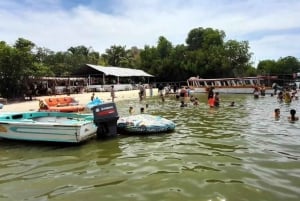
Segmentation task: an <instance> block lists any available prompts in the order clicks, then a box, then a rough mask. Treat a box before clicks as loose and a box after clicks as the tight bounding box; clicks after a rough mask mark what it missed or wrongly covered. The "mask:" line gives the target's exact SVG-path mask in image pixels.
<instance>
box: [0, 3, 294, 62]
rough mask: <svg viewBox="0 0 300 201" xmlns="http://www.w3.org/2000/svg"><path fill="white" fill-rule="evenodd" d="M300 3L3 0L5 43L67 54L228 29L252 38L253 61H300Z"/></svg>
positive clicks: (181, 40)
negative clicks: (21, 42)
mask: <svg viewBox="0 0 300 201" xmlns="http://www.w3.org/2000/svg"><path fill="white" fill-rule="evenodd" d="M299 10H300V1H299V0H263V1H262V0H213V1H212V0H170V1H166V0H23V1H21V0H2V1H0V17H1V20H0V40H2V41H5V42H7V43H8V44H11V45H12V44H14V42H15V41H16V40H17V39H18V38H20V37H22V38H26V39H28V40H31V41H32V42H34V43H35V44H36V45H37V46H39V47H46V48H49V49H50V50H53V51H66V50H67V49H68V48H69V47H71V46H78V45H84V46H86V47H91V48H93V49H94V50H95V51H98V52H100V53H104V52H105V49H107V48H109V47H110V46H111V45H122V46H126V48H130V47H132V46H137V47H138V48H143V47H144V45H150V46H153V45H156V44H157V41H158V37H159V36H164V37H166V38H167V39H168V40H169V41H170V42H172V44H173V45H177V44H185V39H186V37H187V34H188V32H189V31H190V30H192V29H193V28H198V27H203V28H208V27H211V28H213V29H218V30H223V31H224V32H225V33H226V38H225V40H229V39H233V40H238V41H242V40H247V41H249V45H250V47H251V49H250V51H251V52H253V62H255V63H258V61H260V60H265V59H274V60H277V59H279V58H280V57H286V56H294V57H296V58H298V59H300V48H299V44H300V23H299V19H300V12H299Z"/></svg>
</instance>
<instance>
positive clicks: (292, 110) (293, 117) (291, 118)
mask: <svg viewBox="0 0 300 201" xmlns="http://www.w3.org/2000/svg"><path fill="white" fill-rule="evenodd" d="M290 114H291V116H289V117H288V119H289V120H290V121H292V122H294V121H298V120H299V117H297V116H296V110H295V109H291V110H290Z"/></svg>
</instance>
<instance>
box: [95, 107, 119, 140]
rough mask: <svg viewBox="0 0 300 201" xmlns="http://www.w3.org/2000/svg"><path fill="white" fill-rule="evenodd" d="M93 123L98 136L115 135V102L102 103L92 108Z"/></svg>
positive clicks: (116, 116)
mask: <svg viewBox="0 0 300 201" xmlns="http://www.w3.org/2000/svg"><path fill="white" fill-rule="evenodd" d="M92 111H93V114H94V123H95V124H96V126H97V127H98V128H97V136H98V137H101V138H103V137H112V136H117V121H118V119H119V116H118V111H117V108H116V104H115V103H103V104H99V105H97V106H95V107H93V108H92Z"/></svg>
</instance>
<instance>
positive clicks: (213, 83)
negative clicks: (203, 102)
mask: <svg viewBox="0 0 300 201" xmlns="http://www.w3.org/2000/svg"><path fill="white" fill-rule="evenodd" d="M276 78H277V77H276V76H257V77H240V78H215V79H203V78H199V77H191V78H189V79H188V80H187V85H188V87H189V88H190V89H191V90H192V91H193V92H194V93H206V92H208V89H209V88H210V87H213V88H214V90H215V92H219V93H229V94H253V91H254V89H255V88H259V89H261V90H264V93H265V94H271V93H273V91H274V89H273V88H272V87H271V86H270V85H269V84H270V82H271V81H272V80H274V79H276Z"/></svg>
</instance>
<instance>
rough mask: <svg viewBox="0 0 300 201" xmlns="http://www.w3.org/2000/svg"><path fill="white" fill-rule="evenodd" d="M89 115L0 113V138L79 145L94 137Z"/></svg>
mask: <svg viewBox="0 0 300 201" xmlns="http://www.w3.org/2000/svg"><path fill="white" fill-rule="evenodd" d="M96 132H97V126H96V125H95V124H94V118H93V115H92V114H78V113H64V112H22V113H21V112H10V113H0V138H6V139H13V140H28V141H49V142H66V143H80V142H83V141H85V140H88V139H90V138H92V137H93V136H95V135H96Z"/></svg>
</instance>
